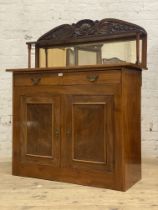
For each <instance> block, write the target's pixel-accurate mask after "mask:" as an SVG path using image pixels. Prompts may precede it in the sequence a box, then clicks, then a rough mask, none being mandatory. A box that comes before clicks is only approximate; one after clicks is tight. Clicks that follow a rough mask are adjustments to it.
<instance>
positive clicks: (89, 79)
mask: <svg viewBox="0 0 158 210" xmlns="http://www.w3.org/2000/svg"><path fill="white" fill-rule="evenodd" d="M98 78H99V75H88V76H87V79H88V81H89V82H95V81H97V79H98Z"/></svg>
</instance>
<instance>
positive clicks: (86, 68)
mask: <svg viewBox="0 0 158 210" xmlns="http://www.w3.org/2000/svg"><path fill="white" fill-rule="evenodd" d="M122 68H128V69H135V70H138V71H140V70H142V69H141V68H140V67H139V66H137V65H135V64H131V63H122V64H112V65H111V64H108V65H107V64H106V65H95V66H94V65H88V66H87V65H83V66H74V67H51V68H19V69H7V70H6V71H7V72H14V73H40V72H43V73H46V72H47V73H58V72H76V73H77V72H82V71H83V72H84V71H94V70H101V71H107V70H121V69H122Z"/></svg>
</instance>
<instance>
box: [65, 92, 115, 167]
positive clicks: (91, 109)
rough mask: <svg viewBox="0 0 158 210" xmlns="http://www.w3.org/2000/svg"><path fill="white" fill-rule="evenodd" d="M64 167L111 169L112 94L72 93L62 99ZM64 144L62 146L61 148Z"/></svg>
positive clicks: (112, 132)
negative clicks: (63, 106) (64, 113)
mask: <svg viewBox="0 0 158 210" xmlns="http://www.w3.org/2000/svg"><path fill="white" fill-rule="evenodd" d="M65 103H66V104H65V109H66V122H65V124H66V129H65V135H66V139H65V142H64V145H65V146H64V147H63V150H62V152H63V153H64V159H63V160H62V164H63V165H64V166H66V167H74V168H78V167H79V168H83V169H90V170H91V169H92V170H98V169H99V170H103V171H105V170H106V171H111V170H112V169H113V155H114V154H113V134H114V128H113V126H114V122H113V111H114V110H113V109H114V104H113V103H114V101H113V96H112V95H109V96H106V95H105V96H104V95H103V96H93V95H85V96H82V95H78V96H77V95H73V96H67V97H66V99H65ZM64 148H65V149H64Z"/></svg>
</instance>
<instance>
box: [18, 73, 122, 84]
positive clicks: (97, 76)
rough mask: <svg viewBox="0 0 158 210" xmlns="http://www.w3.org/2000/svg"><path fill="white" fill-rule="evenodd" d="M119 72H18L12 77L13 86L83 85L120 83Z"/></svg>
mask: <svg viewBox="0 0 158 210" xmlns="http://www.w3.org/2000/svg"><path fill="white" fill-rule="evenodd" d="M120 80H121V72H120V71H117V70H113V71H91V72H71V73H70V72H69V73H68V72H66V73H65V72H64V73H62V72H61V73H56V74H27V75H24V74H19V75H15V77H14V85H15V86H35V85H80V84H81V85H84V84H104V83H109V84H111V83H120Z"/></svg>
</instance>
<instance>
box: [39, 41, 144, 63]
mask: <svg viewBox="0 0 158 210" xmlns="http://www.w3.org/2000/svg"><path fill="white" fill-rule="evenodd" d="M141 48H142V42H141V40H140V52H139V57H140V62H141ZM122 62H128V63H134V64H135V63H136V40H129V41H117V42H105V43H104V42H102V43H91V44H80V45H74V46H70V47H59V48H49V49H44V48H40V52H39V64H40V67H46V66H47V67H66V66H77V65H97V64H117V63H122ZM46 64H47V65H46Z"/></svg>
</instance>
